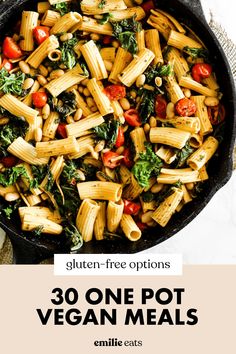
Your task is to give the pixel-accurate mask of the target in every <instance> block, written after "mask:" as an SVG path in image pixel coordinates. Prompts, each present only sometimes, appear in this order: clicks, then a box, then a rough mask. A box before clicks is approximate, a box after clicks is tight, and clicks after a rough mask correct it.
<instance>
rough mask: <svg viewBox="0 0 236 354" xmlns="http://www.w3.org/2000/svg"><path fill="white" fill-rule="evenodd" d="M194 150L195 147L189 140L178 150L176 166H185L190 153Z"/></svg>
mask: <svg viewBox="0 0 236 354" xmlns="http://www.w3.org/2000/svg"><path fill="white" fill-rule="evenodd" d="M193 152H194V148H192V147H191V146H190V145H189V142H188V143H187V144H186V145H185V146H184V147H183V149H181V150H177V157H176V162H175V164H176V168H180V167H183V166H184V165H185V163H186V161H187V159H188V158H189V156H190V155H192V153H193Z"/></svg>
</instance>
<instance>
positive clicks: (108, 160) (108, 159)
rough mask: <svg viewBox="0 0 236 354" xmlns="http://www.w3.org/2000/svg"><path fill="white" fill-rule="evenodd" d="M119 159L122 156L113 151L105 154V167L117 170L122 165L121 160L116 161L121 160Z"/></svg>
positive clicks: (103, 156) (103, 158) (103, 159)
mask: <svg viewBox="0 0 236 354" xmlns="http://www.w3.org/2000/svg"><path fill="white" fill-rule="evenodd" d="M119 157H120V155H119V154H117V153H116V152H113V151H108V152H105V154H103V155H102V161H103V165H104V166H105V167H109V168H116V167H117V166H119V165H120V163H121V159H120V160H119V159H117V160H116V158H119ZM113 159H114V160H113Z"/></svg>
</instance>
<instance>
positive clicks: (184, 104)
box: [175, 97, 197, 117]
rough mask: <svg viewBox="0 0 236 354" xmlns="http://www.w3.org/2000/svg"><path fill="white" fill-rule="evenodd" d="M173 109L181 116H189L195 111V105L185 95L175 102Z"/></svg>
mask: <svg viewBox="0 0 236 354" xmlns="http://www.w3.org/2000/svg"><path fill="white" fill-rule="evenodd" d="M175 110H176V113H177V114H178V115H179V116H181V117H191V116H193V115H194V114H195V113H196V111H197V107H196V104H195V103H194V102H193V101H192V100H190V99H189V98H187V97H185V98H182V99H181V100H179V101H178V102H177V103H176V105H175Z"/></svg>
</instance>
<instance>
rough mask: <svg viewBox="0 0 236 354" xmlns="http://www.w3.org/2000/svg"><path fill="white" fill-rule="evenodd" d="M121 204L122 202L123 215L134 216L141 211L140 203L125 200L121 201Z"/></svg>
mask: <svg viewBox="0 0 236 354" xmlns="http://www.w3.org/2000/svg"><path fill="white" fill-rule="evenodd" d="M123 202H124V214H128V215H136V214H137V213H138V212H139V210H140V209H141V204H140V203H134V202H131V201H129V200H126V199H123Z"/></svg>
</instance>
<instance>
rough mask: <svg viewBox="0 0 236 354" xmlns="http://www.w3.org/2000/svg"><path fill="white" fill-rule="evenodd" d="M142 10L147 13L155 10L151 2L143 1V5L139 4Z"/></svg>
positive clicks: (150, 0)
mask: <svg viewBox="0 0 236 354" xmlns="http://www.w3.org/2000/svg"><path fill="white" fill-rule="evenodd" d="M140 6H142V8H143V10H144V11H145V12H146V13H148V12H150V10H152V9H155V5H154V2H153V1H152V0H149V1H145V2H144V3H143V4H141V5H140Z"/></svg>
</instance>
